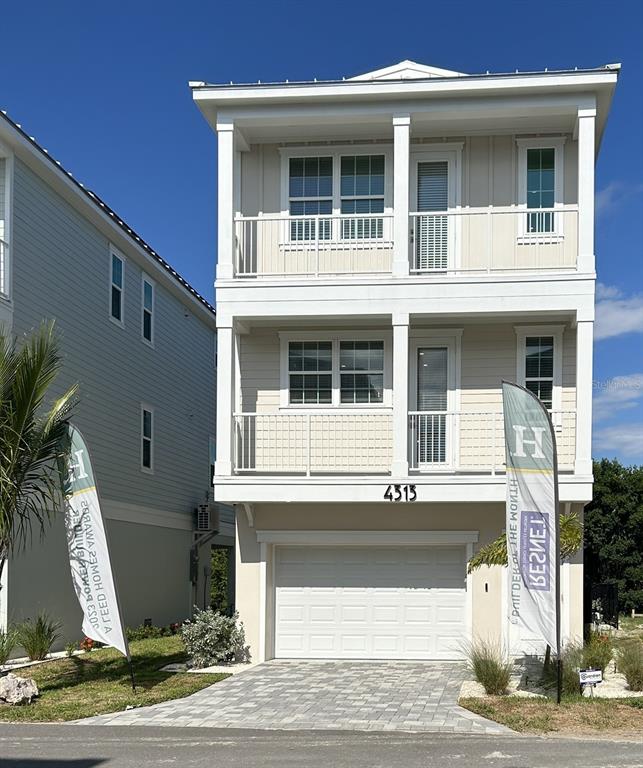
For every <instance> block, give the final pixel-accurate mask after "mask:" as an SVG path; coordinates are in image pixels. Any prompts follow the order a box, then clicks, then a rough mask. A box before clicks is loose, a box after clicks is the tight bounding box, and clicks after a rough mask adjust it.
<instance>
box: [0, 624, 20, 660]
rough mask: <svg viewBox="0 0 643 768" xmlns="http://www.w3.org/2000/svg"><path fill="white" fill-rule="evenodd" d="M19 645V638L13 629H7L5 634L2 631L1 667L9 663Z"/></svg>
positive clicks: (0, 640) (0, 639) (0, 647)
mask: <svg viewBox="0 0 643 768" xmlns="http://www.w3.org/2000/svg"><path fill="white" fill-rule="evenodd" d="M17 644H18V637H17V633H16V630H15V629H14V628H13V627H7V630H6V631H5V632H3V631H2V630H1V629H0V667H1V666H2V665H3V664H6V663H7V661H8V660H9V656H11V651H13V649H14V648H15V647H16V645H17Z"/></svg>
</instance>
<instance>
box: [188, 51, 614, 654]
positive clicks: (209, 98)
mask: <svg viewBox="0 0 643 768" xmlns="http://www.w3.org/2000/svg"><path fill="white" fill-rule="evenodd" d="M618 70H619V66H618V65H608V66H604V67H600V68H596V69H589V70H570V71H559V72H548V71H545V72H529V73H518V72H516V73H511V74H485V75H466V74H463V73H460V72H450V71H446V70H442V69H436V68H434V67H430V66H424V65H421V64H417V63H415V62H410V61H404V62H401V63H399V64H397V65H394V66H392V67H387V68H385V69H381V70H377V71H375V72H368V73H366V74H364V75H360V76H358V77H354V78H351V79H347V80H341V81H330V82H321V81H313V82H283V83H261V84H259V83H257V84H230V85H211V84H207V83H203V82H193V83H191V84H190V85H191V88H192V93H193V97H194V100H195V101H196V104H197V105H198V107H199V108H200V110H201V111H202V113H203V115H204V116H205V118H206V120H207V121H208V122H209V124H210V125H211V126H212V128H213V129H214V130H216V133H217V141H218V190H219V194H218V265H217V281H216V303H217V328H218V388H217V409H218V411H217V461H216V467H215V498H216V499H217V501H221V502H225V503H230V504H234V505H236V509H237V515H236V526H237V530H236V536H237V563H236V567H237V580H236V587H237V592H236V605H237V608H238V610H239V611H240V614H241V618H242V619H243V621H244V622H245V626H246V633H247V636H248V640H249V642H250V644H251V649H252V653H253V655H254V657H255V658H256V659H259V660H262V659H267V658H272V657H277V658H280V657H290V658H293V657H294V658H359V659H362V658H363V659H369V658H378V659H379V658H386V659H453V658H457V657H458V655H459V654H460V652H461V646H462V642H463V641H466V640H468V639H470V638H472V637H489V638H494V639H496V640H500V641H502V642H504V643H505V644H507V645H508V646H509V647H510V648H511V649H512V651H514V652H519V651H523V650H529V649H531V648H533V649H534V650H540V651H542V650H543V649H542V646H541V645H540V643H537V642H536V641H535V639H534V638H530V637H526V636H520V634H519V633H516V632H515V631H514V630H509V629H508V622H507V621H506V618H505V617H506V615H507V614H506V602H507V595H506V590H505V579H504V578H503V571H502V569H501V568H499V567H496V568H484V569H482V570H479V571H476V572H475V573H474V574H473V575H467V561H468V559H469V558H470V556H471V555H472V553H473V552H475V550H476V548H477V547H479V546H480V545H481V544H484V543H486V542H488V541H490V540H492V539H494V538H495V537H497V536H498V535H499V534H500V533H501V531H502V530H503V528H504V514H505V505H504V501H505V471H504V443H503V433H502V413H501V410H502V403H501V381H502V380H503V379H507V380H512V381H517V382H519V383H521V384H524V385H525V386H527V387H528V388H529V389H530V390H532V391H533V392H535V393H536V394H537V395H538V396H539V397H540V398H541V400H542V401H543V402H544V403H546V405H547V406H548V407H549V409H550V410H551V413H552V418H553V421H554V424H555V427H556V433H557V440H558V453H559V464H560V502H561V509H563V510H568V511H569V510H573V511H576V512H577V513H578V514H580V515H582V511H583V507H584V505H585V504H586V503H587V502H588V501H589V500H590V499H591V497H592V464H591V453H590V446H591V415H592V334H593V320H594V284H595V267H594V235H593V232H594V164H595V158H596V152H597V149H598V147H599V145H600V141H601V138H602V135H603V132H604V128H605V122H606V119H607V114H608V111H609V106H610V101H611V98H612V93H613V90H614V87H615V84H616V80H617V76H618ZM562 601H563V625H562V629H563V636H564V638H577V637H580V635H581V633H582V604H583V565H582V556H581V555H580V554H579V555H577V556H576V558H575V559H574V560H573V561H572V562H569V563H565V564H564V566H563V569H562Z"/></svg>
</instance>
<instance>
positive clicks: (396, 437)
mask: <svg viewBox="0 0 643 768" xmlns="http://www.w3.org/2000/svg"><path fill="white" fill-rule="evenodd" d="M392 322H393V463H392V466H391V474H392V475H393V476H394V477H407V476H408V474H409V315H408V312H399V313H396V314H394V315H393V317H392Z"/></svg>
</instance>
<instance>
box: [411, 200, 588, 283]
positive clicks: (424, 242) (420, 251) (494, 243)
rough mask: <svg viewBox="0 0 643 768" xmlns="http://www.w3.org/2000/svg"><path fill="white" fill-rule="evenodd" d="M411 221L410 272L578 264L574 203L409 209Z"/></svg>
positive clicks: (506, 269) (564, 267)
mask: <svg viewBox="0 0 643 768" xmlns="http://www.w3.org/2000/svg"><path fill="white" fill-rule="evenodd" d="M409 219H410V254H409V267H410V271H411V272H412V273H430V272H438V273H453V274H461V273H464V274H466V273H470V272H472V273H476V272H478V273H480V272H514V271H520V270H527V271H534V270H536V271H537V270H552V269H562V270H567V269H569V270H572V269H575V268H576V262H577V251H578V209H577V207H576V206H563V207H560V208H546V209H545V208H540V209H538V210H526V209H516V208H514V207H508V208H501V207H489V208H458V209H456V210H448V211H437V212H433V211H432V212H430V213H411V214H409Z"/></svg>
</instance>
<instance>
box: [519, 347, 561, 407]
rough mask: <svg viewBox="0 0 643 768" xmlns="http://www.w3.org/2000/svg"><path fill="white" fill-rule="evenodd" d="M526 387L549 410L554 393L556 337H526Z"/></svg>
mask: <svg viewBox="0 0 643 768" xmlns="http://www.w3.org/2000/svg"><path fill="white" fill-rule="evenodd" d="M524 364H525V376H524V381H525V387H526V388H527V389H528V390H529V391H530V392H533V394H534V395H536V397H537V398H539V400H541V401H542V403H543V405H545V407H546V408H549V410H551V409H552V407H553V394H554V337H553V336H526V337H525V363H524Z"/></svg>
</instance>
